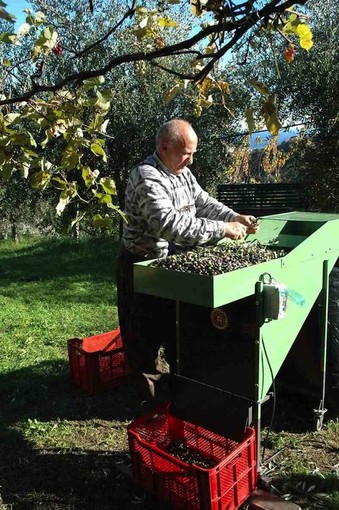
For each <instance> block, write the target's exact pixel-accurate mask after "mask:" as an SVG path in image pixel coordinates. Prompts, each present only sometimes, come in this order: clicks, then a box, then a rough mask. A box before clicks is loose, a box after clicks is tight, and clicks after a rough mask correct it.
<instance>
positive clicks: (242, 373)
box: [134, 212, 339, 458]
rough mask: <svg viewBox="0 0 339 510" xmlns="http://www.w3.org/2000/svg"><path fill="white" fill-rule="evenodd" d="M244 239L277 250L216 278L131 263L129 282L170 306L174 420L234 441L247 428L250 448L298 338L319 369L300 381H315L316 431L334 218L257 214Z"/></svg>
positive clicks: (338, 224)
mask: <svg viewBox="0 0 339 510" xmlns="http://www.w3.org/2000/svg"><path fill="white" fill-rule="evenodd" d="M252 240H257V241H259V242H260V243H261V244H263V245H265V246H267V247H274V248H279V249H283V250H285V253H286V254H285V255H284V256H282V257H280V258H277V259H274V260H270V261H267V262H263V263H259V264H256V265H252V266H249V267H245V268H242V269H237V270H234V271H231V272H228V273H224V274H220V275H217V276H205V275H199V274H194V273H187V272H181V271H174V270H169V269H164V268H156V267H152V266H151V263H152V261H146V262H140V263H137V264H135V266H134V285H135V291H136V292H141V293H146V294H151V295H154V296H158V297H159V298H169V299H172V300H175V301H176V318H175V320H176V342H177V367H176V371H175V372H176V375H175V379H177V380H178V388H179V391H178V398H177V399H176V400H175V401H174V408H175V409H177V412H178V414H179V415H180V416H183V418H185V419H190V420H191V421H193V422H200V423H199V424H201V425H203V426H207V427H212V428H213V429H214V430H215V431H216V432H219V433H223V434H225V435H226V434H230V435H231V436H232V435H233V436H235V437H236V436H237V435H239V437H240V434H241V433H242V431H243V429H244V427H245V426H246V425H247V424H250V423H252V424H253V425H254V426H255V427H256V429H257V433H258V438H257V439H258V447H259V444H260V421H261V406H262V404H263V403H264V402H265V401H266V400H268V399H269V395H270V390H271V388H272V384H274V381H275V378H276V376H277V374H278V372H279V371H280V369H281V367H282V366H283V364H284V361H285V359H286V358H287V356H288V354H289V352H290V351H291V349H292V347H293V344H294V343H295V341H296V339H298V338H299V339H300V338H301V339H302V341H303V342H305V343H306V344H307V343H308V342H313V343H315V344H316V346H317V347H316V348H317V352H319V360H318V366H319V373H318V374H308V375H309V378H310V380H311V381H312V379H313V378H318V379H319V382H320V384H319V385H318V388H319V400H318V402H319V406H318V408H317V409H316V410H315V411H316V423H317V428H318V429H320V428H321V426H322V423H323V417H324V413H325V412H326V408H325V386H326V384H325V380H326V351H327V314H328V294H329V273H330V272H331V270H332V268H333V267H334V266H335V264H336V262H337V260H338V257H339V215H338V214H325V213H313V212H290V213H284V214H277V215H272V216H265V217H262V218H261V225H260V230H259V232H258V233H256V234H251V235H248V236H247V238H246V241H252ZM311 337H312V338H311ZM299 362H300V364H301V365H302V364H303V359H301V360H299ZM258 452H259V450H258ZM258 458H259V457H258Z"/></svg>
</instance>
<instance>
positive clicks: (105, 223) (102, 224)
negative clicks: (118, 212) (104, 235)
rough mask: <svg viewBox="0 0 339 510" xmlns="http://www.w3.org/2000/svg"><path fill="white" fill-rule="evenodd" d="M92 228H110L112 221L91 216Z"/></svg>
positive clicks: (98, 216) (107, 218) (99, 215)
mask: <svg viewBox="0 0 339 510" xmlns="http://www.w3.org/2000/svg"><path fill="white" fill-rule="evenodd" d="M93 226H94V228H109V227H111V226H112V219H111V218H109V217H108V216H105V217H102V216H101V214H95V215H94V216H93Z"/></svg>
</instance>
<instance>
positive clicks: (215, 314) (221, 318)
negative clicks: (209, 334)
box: [211, 308, 228, 329]
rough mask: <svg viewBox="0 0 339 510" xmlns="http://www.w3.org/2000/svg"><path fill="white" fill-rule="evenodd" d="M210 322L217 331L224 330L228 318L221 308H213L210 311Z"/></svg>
mask: <svg viewBox="0 0 339 510" xmlns="http://www.w3.org/2000/svg"><path fill="white" fill-rule="evenodd" d="M211 321H212V324H213V326H214V327H215V328H217V329H226V328H227V327H228V317H227V315H226V313H225V312H224V310H222V309H221V308H214V309H213V310H212V311H211Z"/></svg>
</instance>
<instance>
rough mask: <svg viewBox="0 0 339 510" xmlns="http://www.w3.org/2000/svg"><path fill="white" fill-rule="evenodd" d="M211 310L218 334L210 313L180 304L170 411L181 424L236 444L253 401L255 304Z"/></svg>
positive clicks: (249, 301)
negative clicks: (217, 314) (218, 318)
mask: <svg viewBox="0 0 339 510" xmlns="http://www.w3.org/2000/svg"><path fill="white" fill-rule="evenodd" d="M217 310H218V311H221V313H222V314H224V317H225V324H224V329H219V328H217V327H215V325H214V324H213V321H212V318H211V312H212V311H213V309H211V308H207V307H203V306H198V305H191V304H188V303H180V315H179V322H180V338H181V341H180V353H179V367H180V370H179V374H180V375H179V377H176V378H175V381H174V382H175V384H174V391H173V393H174V398H173V409H174V412H175V413H177V415H178V416H179V417H180V418H182V419H187V420H189V421H192V422H193V423H197V424H199V425H201V426H203V427H206V428H208V429H209V430H213V431H215V432H216V433H219V434H224V435H227V434H228V435H229V437H234V438H235V439H236V437H240V436H241V435H242V434H243V432H244V430H245V427H246V425H247V424H248V415H249V412H250V408H251V406H252V402H253V400H254V398H255V381H256V373H255V370H256V367H255V363H254V359H255V329H256V327H255V299H254V296H250V297H249V298H245V299H242V300H239V301H235V302H233V303H230V304H228V305H225V306H222V307H220V308H219V309H217ZM219 326H220V324H219Z"/></svg>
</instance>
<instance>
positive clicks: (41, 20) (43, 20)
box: [35, 11, 47, 25]
mask: <svg viewBox="0 0 339 510" xmlns="http://www.w3.org/2000/svg"><path fill="white" fill-rule="evenodd" d="M35 21H36V24H37V25H40V23H46V21H47V20H46V16H45V14H44V13H43V12H41V11H38V12H37V13H36V14H35Z"/></svg>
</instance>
